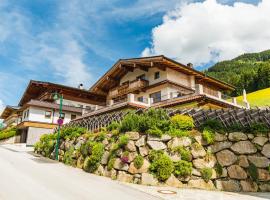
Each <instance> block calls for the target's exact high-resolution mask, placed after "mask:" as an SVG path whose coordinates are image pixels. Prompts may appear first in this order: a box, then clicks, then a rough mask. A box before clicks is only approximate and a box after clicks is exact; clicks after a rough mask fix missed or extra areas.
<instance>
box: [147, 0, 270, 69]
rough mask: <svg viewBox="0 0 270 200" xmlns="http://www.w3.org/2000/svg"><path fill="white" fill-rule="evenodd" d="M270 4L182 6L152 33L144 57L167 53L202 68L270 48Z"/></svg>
mask: <svg viewBox="0 0 270 200" xmlns="http://www.w3.org/2000/svg"><path fill="white" fill-rule="evenodd" d="M269 13H270V1H269V0H262V2H261V3H259V4H258V5H252V4H247V3H234V5H233V6H228V5H222V4H219V3H217V2H216V1H215V0H206V1H204V2H201V3H190V4H185V5H181V6H180V7H177V8H176V9H174V10H173V11H170V12H168V13H167V14H166V15H165V16H164V17H163V23H162V24H161V25H159V26H157V27H155V28H154V29H153V30H152V45H151V47H147V48H145V49H144V51H143V52H142V55H143V56H147V55H154V54H164V55H167V56H169V57H171V58H174V59H177V60H178V61H180V62H183V63H188V62H193V63H194V64H195V65H202V64H206V63H209V62H210V61H212V62H216V61H220V60H226V59H231V58H233V57H235V56H237V55H239V54H242V53H244V52H256V51H261V50H265V49H267V48H270V17H269Z"/></svg>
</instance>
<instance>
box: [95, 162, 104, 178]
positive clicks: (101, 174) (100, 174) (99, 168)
mask: <svg viewBox="0 0 270 200" xmlns="http://www.w3.org/2000/svg"><path fill="white" fill-rule="evenodd" d="M94 174H96V175H99V176H104V174H105V170H104V168H103V166H102V165H99V166H98V168H97V170H96V171H95V172H94Z"/></svg>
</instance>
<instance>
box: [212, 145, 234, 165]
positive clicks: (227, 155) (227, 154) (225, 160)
mask: <svg viewBox="0 0 270 200" xmlns="http://www.w3.org/2000/svg"><path fill="white" fill-rule="evenodd" d="M216 157H217V161H218V163H219V164H220V165H221V166H223V167H224V166H230V165H232V164H234V163H235V162H236V161H237V156H236V155H235V154H234V153H233V152H231V151H230V150H227V149H226V150H223V151H220V152H218V153H217V154H216Z"/></svg>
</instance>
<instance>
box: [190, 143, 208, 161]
mask: <svg viewBox="0 0 270 200" xmlns="http://www.w3.org/2000/svg"><path fill="white" fill-rule="evenodd" d="M191 154H192V157H193V158H199V157H204V156H205V155H206V151H205V150H204V148H203V146H201V145H200V144H198V143H194V144H193V145H192V146H191Z"/></svg>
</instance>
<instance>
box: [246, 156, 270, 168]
mask: <svg viewBox="0 0 270 200" xmlns="http://www.w3.org/2000/svg"><path fill="white" fill-rule="evenodd" d="M248 160H249V161H250V162H251V163H253V164H254V165H255V166H256V167H259V168H266V167H268V166H269V165H270V160H269V159H268V158H266V157H259V156H248Z"/></svg>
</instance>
